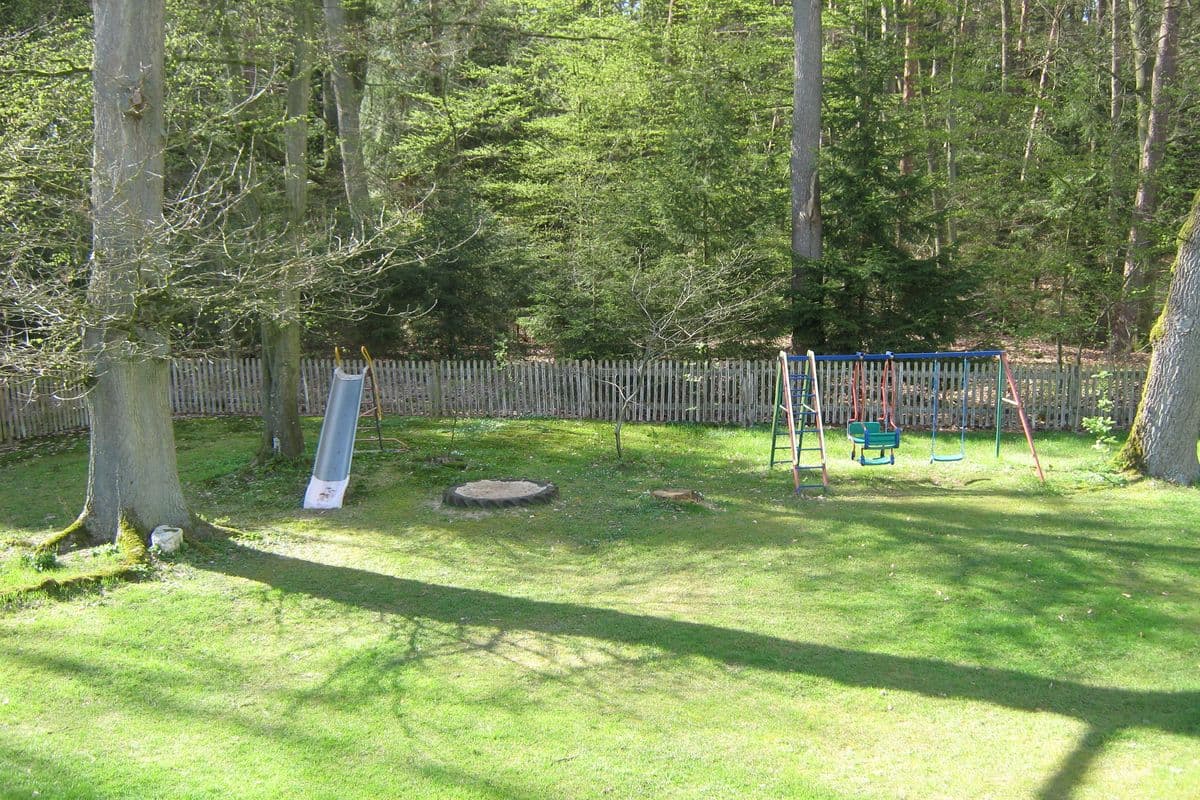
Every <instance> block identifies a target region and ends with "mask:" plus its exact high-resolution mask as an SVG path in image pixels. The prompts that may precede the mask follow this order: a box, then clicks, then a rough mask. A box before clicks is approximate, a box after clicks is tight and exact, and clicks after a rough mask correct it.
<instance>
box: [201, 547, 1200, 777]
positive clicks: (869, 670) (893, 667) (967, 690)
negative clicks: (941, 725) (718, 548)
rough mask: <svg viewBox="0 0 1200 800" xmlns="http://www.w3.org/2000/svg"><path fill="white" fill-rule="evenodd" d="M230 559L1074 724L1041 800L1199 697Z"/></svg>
mask: <svg viewBox="0 0 1200 800" xmlns="http://www.w3.org/2000/svg"><path fill="white" fill-rule="evenodd" d="M229 556H230V557H229V558H222V559H218V560H217V561H216V563H214V564H211V565H209V564H197V567H199V568H203V569H210V570H216V571H219V572H221V573H223V574H225V575H229V576H234V577H239V578H243V579H246V580H250V581H255V582H258V583H262V584H265V585H268V586H271V587H273V588H275V589H278V590H280V591H283V592H287V593H296V594H302V595H307V596H309V597H314V598H321V599H325V600H329V601H333V602H336V603H340V604H343V605H347V606H353V607H356V608H360V609H364V610H368V611H373V612H376V613H380V614H386V615H398V616H401V617H405V618H412V619H416V618H421V619H427V620H434V621H437V622H439V623H444V624H448V625H452V626H459V625H475V626H479V627H485V628H495V629H498V630H502V631H503V630H509V631H522V632H532V633H540V634H546V635H553V636H575V637H584V638H589V639H594V640H598V641H602V642H610V643H614V644H621V645H633V646H640V647H648V648H655V649H658V650H662V651H666V652H669V653H671V654H673V655H676V656H694V657H699V658H703V659H708V660H711V661H717V662H720V663H722V664H725V665H728V666H736V667H749V668H754V669H758V670H763V671H768V672H774V673H782V674H798V675H806V676H810V677H815V678H822V679H826V680H830V681H833V682H835V683H838V684H841V685H844V686H852V687H859V688H873V689H888V690H896V691H903V692H909V693H913V694H917V695H922V696H926V697H932V698H955V699H961V700H967V701H977V702H983V703H989V704H992V705H996V706H1000V707H1003V708H1007V709H1011V710H1015V711H1024V712H1031V713H1035V712H1036V713H1042V712H1048V713H1053V714H1058V715H1061V716H1066V717H1072V718H1074V719H1077V720H1079V721H1080V722H1082V723H1084V724H1085V725H1086V726H1087V733H1086V734H1085V735H1084V736H1083V738H1082V739H1081V740H1080V741H1079V743H1078V744H1077V745H1076V747H1075V748H1074V750H1073V751H1072V752H1071V753H1070V754H1069V755H1068V756H1067V757H1066V758H1064V759H1063V761H1062V762H1061V764H1060V765H1059V767H1058V768H1057V770H1056V771H1055V773H1054V774H1053V775H1052V776H1050V777H1049V778H1048V779H1047V780H1046V781H1045V782H1044V783H1043V784H1042V787H1041V789H1040V790H1039V793H1038V797H1039V798H1041V800H1066V798H1069V797H1071V795H1072V794H1073V792H1074V790H1075V788H1076V787H1077V786H1078V785H1079V784H1080V783H1082V781H1083V780H1084V779H1085V777H1086V774H1087V772H1088V770H1089V769H1090V767H1091V765H1092V764H1093V763H1094V761H1095V760H1096V758H1097V757H1098V756H1099V755H1100V754H1101V753H1102V752H1103V749H1104V747H1105V745H1106V743H1107V742H1108V741H1109V740H1110V739H1111V738H1112V737H1113V736H1115V735H1117V734H1118V733H1119V732H1120V731H1122V730H1125V729H1130V728H1146V729H1153V730H1158V731H1162V732H1165V733H1170V734H1177V735H1183V736H1190V737H1197V738H1200V691H1176V692H1167V691H1136V690H1128V689H1118V688H1111V687H1102V686H1089V685H1087V684H1083V683H1079V682H1075V681H1069V680H1052V679H1049V678H1045V677H1040V676H1036V675H1031V674H1028V673H1023V672H1018V671H1015V670H1008V669H998V668H992V667H972V666H964V665H959V664H953V663H950V662H945V661H939V660H936V659H929V658H920V657H912V656H896V655H887V654H880V653H871V652H865V651H860V650H851V649H846V648H841V647H832V646H828V645H821V644H816V643H811V642H799V641H793V640H788V639H783V638H779V637H775V636H770V635H765V634H759V633H753V632H749V631H744V630H738V629H734V628H726V627H721V626H716V625H709V624H704V623H696V622H686V621H681V620H673V619H667V618H663V617H656V616H649V615H643V614H632V613H627V612H623V611H616V610H612V609H606V608H601V607H596V606H587V605H580V604H575V603H563V602H551V601H542V600H532V599H526V598H520V597H513V596H509V595H503V594H498V593H494V592H488V591H481V590H477V589H464V588H457V587H451V586H442V585H438V584H432V583H426V582H422V581H416V580H410V579H405V578H397V577H393V576H389V575H383V574H380V573H375V572H368V571H365V570H360V569H355V568H352V567H342V566H336V565H330V564H323V563H318V562H313V561H306V560H303V559H298V558H294V557H290V556H284V555H278V554H274V553H269V552H264V551H260V550H254V549H251V548H247V547H244V546H241V545H232V546H231V552H230V554H229Z"/></svg>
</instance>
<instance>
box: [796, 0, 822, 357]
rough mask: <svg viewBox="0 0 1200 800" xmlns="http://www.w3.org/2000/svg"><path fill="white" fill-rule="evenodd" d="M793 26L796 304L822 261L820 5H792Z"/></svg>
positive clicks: (804, 333) (801, 332)
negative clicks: (814, 265) (819, 167)
mask: <svg viewBox="0 0 1200 800" xmlns="http://www.w3.org/2000/svg"><path fill="white" fill-rule="evenodd" d="M792 24H793V44H794V51H793V59H794V66H795V73H794V77H793V84H792V155H791V168H792V293H793V296H794V297H796V298H797V299H798V298H799V297H800V295H801V294H802V293H803V292H804V291H806V289H807V288H808V287H807V286H806V282H808V281H811V280H812V279H813V277H814V276H813V275H812V274H811V271H812V269H813V262H815V261H817V260H819V259H820V258H821V196H820V183H819V181H818V170H817V168H818V159H819V156H820V150H821V80H822V79H821V0H792ZM812 333H813V332H812V331H811V330H808V329H807V328H806V327H805V326H803V325H797V326H796V327H795V329H794V330H793V331H792V343H793V346H795V347H799V344H800V343H801V341H804V340H807V345H806V346H811V345H812V343H813V337H812Z"/></svg>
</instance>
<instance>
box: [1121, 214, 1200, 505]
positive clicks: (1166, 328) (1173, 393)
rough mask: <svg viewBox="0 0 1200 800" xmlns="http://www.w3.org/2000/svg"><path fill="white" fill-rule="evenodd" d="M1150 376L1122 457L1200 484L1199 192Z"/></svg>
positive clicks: (1166, 476) (1157, 331)
mask: <svg viewBox="0 0 1200 800" xmlns="http://www.w3.org/2000/svg"><path fill="white" fill-rule="evenodd" d="M1151 341H1152V343H1153V346H1154V351H1153V355H1152V356H1151V358H1150V372H1149V374H1148V375H1147V376H1146V387H1145V389H1144V390H1143V391H1142V400H1141V403H1140V404H1139V405H1138V411H1137V416H1136V417H1135V418H1134V421H1133V430H1132V431H1130V434H1129V440H1128V441H1127V442H1126V443H1125V447H1124V448H1123V449H1122V450H1121V455H1120V458H1121V460H1122V461H1123V462H1124V464H1125V465H1126V466H1128V467H1131V468H1133V469H1136V470H1138V471H1140V472H1142V473H1144V474H1146V475H1149V476H1151V477H1154V478H1162V479H1163V480H1168V481H1171V482H1173V483H1182V484H1192V483H1195V482H1196V481H1197V480H1200V463H1198V462H1197V459H1196V441H1197V439H1200V400H1198V398H1200V192H1198V193H1197V194H1196V197H1195V199H1194V200H1193V201H1192V210H1191V213H1190V214H1189V215H1188V219H1187V222H1186V223H1184V226H1183V230H1182V231H1181V232H1180V236H1179V255H1178V256H1177V257H1176V259H1175V267H1174V271H1173V274H1172V277H1171V288H1170V292H1169V293H1168V295H1167V302H1166V306H1165V307H1164V308H1163V312H1162V316H1161V317H1159V320H1158V324H1156V325H1155V326H1154V331H1153V333H1152V334H1151Z"/></svg>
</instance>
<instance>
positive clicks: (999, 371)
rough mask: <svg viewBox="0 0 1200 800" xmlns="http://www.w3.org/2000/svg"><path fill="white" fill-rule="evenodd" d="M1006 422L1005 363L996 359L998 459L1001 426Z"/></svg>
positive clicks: (998, 454)
mask: <svg viewBox="0 0 1200 800" xmlns="http://www.w3.org/2000/svg"><path fill="white" fill-rule="evenodd" d="M1003 422H1004V361H1003V360H1002V359H999V358H997V359H996V458H999V457H1000V426H1001V425H1002V424H1003Z"/></svg>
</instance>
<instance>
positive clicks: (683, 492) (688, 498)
mask: <svg viewBox="0 0 1200 800" xmlns="http://www.w3.org/2000/svg"><path fill="white" fill-rule="evenodd" d="M650 496H651V497H653V498H654V499H655V500H663V501H666V502H668V503H699V502H700V493H699V492H697V491H694V490H692V489H655V490H654V491H652V492H650Z"/></svg>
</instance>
